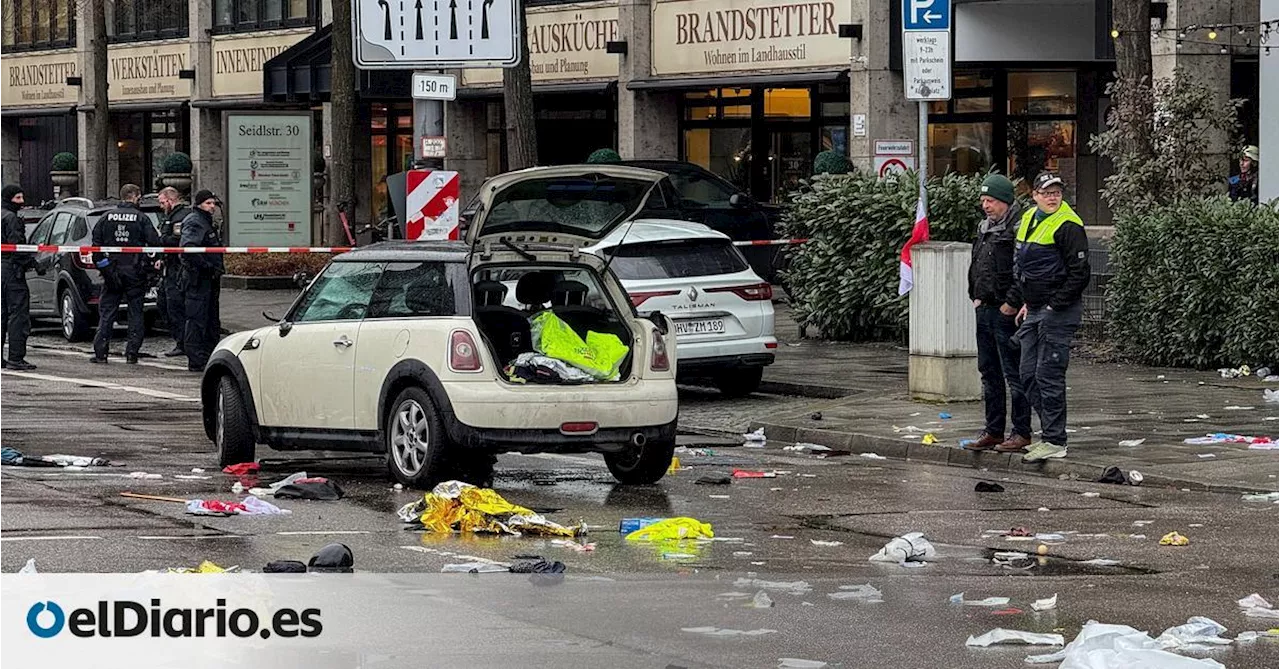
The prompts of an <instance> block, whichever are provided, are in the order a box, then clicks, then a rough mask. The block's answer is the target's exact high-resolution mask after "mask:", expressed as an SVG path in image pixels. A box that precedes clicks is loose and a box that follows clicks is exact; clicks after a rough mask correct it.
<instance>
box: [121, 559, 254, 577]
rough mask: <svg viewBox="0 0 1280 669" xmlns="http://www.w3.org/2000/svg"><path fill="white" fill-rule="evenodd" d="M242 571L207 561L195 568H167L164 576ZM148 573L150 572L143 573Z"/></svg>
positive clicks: (238, 568)
mask: <svg viewBox="0 0 1280 669" xmlns="http://www.w3.org/2000/svg"><path fill="white" fill-rule="evenodd" d="M239 571H240V567H226V568H223V567H219V566H218V565H217V564H214V563H213V562H210V561H209V560H205V561H203V562H201V563H200V564H199V565H197V566H195V567H167V568H166V569H165V570H164V571H163V572H160V573H164V574H231V573H236V572H239ZM143 573H148V572H143Z"/></svg>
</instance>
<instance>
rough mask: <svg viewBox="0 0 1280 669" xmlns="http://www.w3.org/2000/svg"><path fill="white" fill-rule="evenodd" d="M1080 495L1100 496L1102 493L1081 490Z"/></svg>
mask: <svg viewBox="0 0 1280 669" xmlns="http://www.w3.org/2000/svg"><path fill="white" fill-rule="evenodd" d="M1080 496H1081V497H1101V496H1102V493H1100V492H1082V493H1080Z"/></svg>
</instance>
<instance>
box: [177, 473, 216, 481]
mask: <svg viewBox="0 0 1280 669" xmlns="http://www.w3.org/2000/svg"><path fill="white" fill-rule="evenodd" d="M173 478H175V479H181V480H183V481H208V480H209V479H211V478H213V477H212V476H196V475H195V474H174V475H173Z"/></svg>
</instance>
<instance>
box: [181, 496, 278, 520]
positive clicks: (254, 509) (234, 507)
mask: <svg viewBox="0 0 1280 669" xmlns="http://www.w3.org/2000/svg"><path fill="white" fill-rule="evenodd" d="M187 513H189V514H191V515H194V516H235V515H243V516H279V515H284V514H289V513H293V512H292V511H290V510H288V509H281V508H280V507H278V506H276V505H274V504H272V503H271V502H267V501H264V500H261V499H258V498H257V497H246V498H244V500H242V501H239V502H227V501H223V500H220V499H189V500H187Z"/></svg>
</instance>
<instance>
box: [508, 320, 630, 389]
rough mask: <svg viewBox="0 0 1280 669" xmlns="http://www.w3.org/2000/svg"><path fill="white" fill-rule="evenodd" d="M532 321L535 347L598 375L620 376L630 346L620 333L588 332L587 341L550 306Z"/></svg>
mask: <svg viewBox="0 0 1280 669" xmlns="http://www.w3.org/2000/svg"><path fill="white" fill-rule="evenodd" d="M530 325H531V326H532V334H533V348H534V350H535V351H537V352H539V353H541V354H543V355H546V356H549V357H552V358H555V359H557V360H563V361H565V362H567V363H569V364H570V365H573V366H574V367H577V368H578V369H581V370H583V371H584V372H586V373H588V374H590V375H591V376H592V378H595V379H599V380H609V379H614V378H616V377H617V376H618V367H619V366H621V365H622V359H623V358H624V357H626V355H627V350H628V349H627V345H626V344H623V343H622V340H621V339H618V338H617V337H616V336H614V335H611V334H606V333H599V332H588V333H587V340H586V341H583V340H582V337H579V336H578V333H577V332H574V331H573V328H571V327H569V324H568V323H565V322H564V321H563V320H561V319H560V317H559V316H556V315H555V314H554V313H552V312H551V311H550V310H548V311H543V312H541V313H539V314H538V315H536V316H534V317H533V318H532V319H531V320H530Z"/></svg>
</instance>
